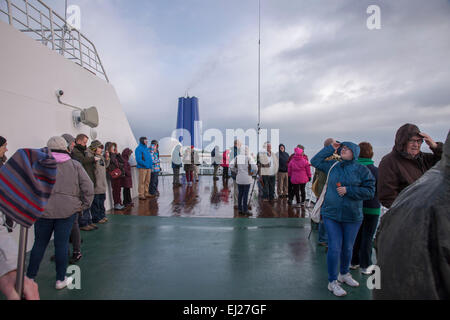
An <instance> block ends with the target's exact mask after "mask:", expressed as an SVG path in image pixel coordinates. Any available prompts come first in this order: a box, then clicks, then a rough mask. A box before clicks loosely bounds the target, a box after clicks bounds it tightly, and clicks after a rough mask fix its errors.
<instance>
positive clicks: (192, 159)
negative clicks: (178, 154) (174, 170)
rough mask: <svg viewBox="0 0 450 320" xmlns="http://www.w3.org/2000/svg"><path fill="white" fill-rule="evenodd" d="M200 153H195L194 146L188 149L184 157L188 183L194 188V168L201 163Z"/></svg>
mask: <svg viewBox="0 0 450 320" xmlns="http://www.w3.org/2000/svg"><path fill="white" fill-rule="evenodd" d="M199 162H200V160H199V159H198V153H197V152H195V150H194V146H191V148H190V149H186V150H185V152H184V155H183V163H184V171H185V172H186V183H187V185H188V186H192V182H193V178H194V166H195V164H196V163H199Z"/></svg>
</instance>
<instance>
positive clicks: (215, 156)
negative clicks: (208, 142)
mask: <svg viewBox="0 0 450 320" xmlns="http://www.w3.org/2000/svg"><path fill="white" fill-rule="evenodd" d="M211 163H212V165H213V167H214V173H213V180H214V181H217V180H219V177H217V171H218V170H219V166H220V165H221V164H222V159H221V158H220V151H219V146H215V147H214V149H212V151H211Z"/></svg>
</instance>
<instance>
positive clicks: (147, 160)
mask: <svg viewBox="0 0 450 320" xmlns="http://www.w3.org/2000/svg"><path fill="white" fill-rule="evenodd" d="M134 155H135V157H136V162H137V166H136V167H137V168H138V169H151V168H152V167H153V161H152V156H151V154H150V151H149V150H148V148H147V146H146V145H145V144H143V143H142V142H141V143H140V144H139V146H138V147H137V148H136V150H135V151H134Z"/></svg>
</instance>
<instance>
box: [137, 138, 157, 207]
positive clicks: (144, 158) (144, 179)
mask: <svg viewBox="0 0 450 320" xmlns="http://www.w3.org/2000/svg"><path fill="white" fill-rule="evenodd" d="M134 154H135V156H136V163H137V166H136V167H137V168H138V172H139V186H138V193H139V200H145V199H146V198H149V197H150V193H149V192H148V187H149V185H150V178H151V173H152V166H153V162H152V156H151V155H150V150H149V149H148V147H147V138H146V137H141V138H139V146H138V147H137V148H136V150H135V152H134Z"/></svg>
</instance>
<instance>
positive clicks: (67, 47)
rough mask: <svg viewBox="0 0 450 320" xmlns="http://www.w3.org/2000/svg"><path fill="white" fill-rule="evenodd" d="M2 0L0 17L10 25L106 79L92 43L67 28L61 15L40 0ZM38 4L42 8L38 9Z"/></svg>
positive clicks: (74, 30) (76, 31)
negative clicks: (3, 7) (5, 19)
mask: <svg viewBox="0 0 450 320" xmlns="http://www.w3.org/2000/svg"><path fill="white" fill-rule="evenodd" d="M3 1H4V2H3V4H4V3H6V11H5V10H4V9H2V6H0V19H1V17H4V15H5V16H6V17H7V18H8V23H9V24H10V25H11V26H14V27H17V29H19V30H20V31H22V32H25V33H27V34H29V35H31V36H32V37H33V38H34V39H35V40H37V41H39V42H41V43H42V44H43V45H45V46H48V44H50V45H51V49H52V50H56V51H59V53H60V54H61V55H63V56H65V57H67V58H68V59H69V60H71V61H73V62H75V63H77V64H78V65H80V66H81V67H83V68H85V69H86V70H88V71H90V72H92V73H94V74H96V75H98V76H100V77H102V78H104V79H105V80H106V81H107V82H109V79H108V76H107V75H106V71H105V68H104V67H103V64H102V62H101V60H100V56H99V55H98V52H97V48H96V47H95V45H94V44H93V43H92V42H91V41H90V40H89V39H88V38H86V37H85V36H84V35H83V34H82V33H81V32H80V31H79V30H77V29H73V28H70V27H69V26H68V25H67V23H66V21H65V20H64V18H62V17H61V16H60V15H58V14H57V13H56V12H55V11H53V10H52V9H51V8H50V7H49V6H47V5H46V4H45V3H44V2H42V1H41V0H3ZM1 2H2V0H0V4H1ZM30 2H33V3H30ZM38 6H42V7H43V8H41V9H39V8H37V7H38ZM2 13H3V14H4V15H2ZM15 24H16V25H15ZM91 53H92V55H93V56H91Z"/></svg>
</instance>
